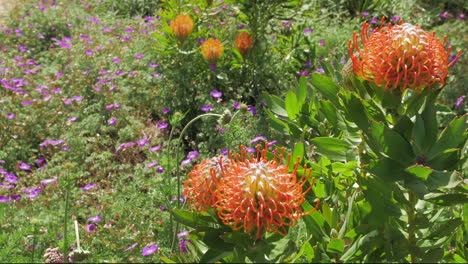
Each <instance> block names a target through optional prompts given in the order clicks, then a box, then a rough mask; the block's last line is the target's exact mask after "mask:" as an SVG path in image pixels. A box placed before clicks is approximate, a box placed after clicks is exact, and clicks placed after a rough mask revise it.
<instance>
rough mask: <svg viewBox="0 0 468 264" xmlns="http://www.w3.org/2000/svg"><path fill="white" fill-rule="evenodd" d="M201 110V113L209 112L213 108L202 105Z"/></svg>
mask: <svg viewBox="0 0 468 264" xmlns="http://www.w3.org/2000/svg"><path fill="white" fill-rule="evenodd" d="M201 110H202V111H203V112H209V111H211V110H213V107H211V105H204V106H202V107H201Z"/></svg>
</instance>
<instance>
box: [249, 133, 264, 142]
mask: <svg viewBox="0 0 468 264" xmlns="http://www.w3.org/2000/svg"><path fill="white" fill-rule="evenodd" d="M259 140H263V141H267V139H266V137H264V136H261V135H257V136H256V137H255V138H254V139H252V140H250V143H255V142H257V141H259Z"/></svg>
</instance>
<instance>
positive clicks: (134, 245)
mask: <svg viewBox="0 0 468 264" xmlns="http://www.w3.org/2000/svg"><path fill="white" fill-rule="evenodd" d="M136 246H138V243H135V244H133V245H131V246H129V247H128V248H126V249H125V251H129V250H132V249H134V248H135V247H136Z"/></svg>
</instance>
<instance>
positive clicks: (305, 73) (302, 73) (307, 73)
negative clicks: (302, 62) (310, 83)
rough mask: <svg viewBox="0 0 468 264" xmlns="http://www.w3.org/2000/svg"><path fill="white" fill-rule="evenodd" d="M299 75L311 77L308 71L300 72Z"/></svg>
mask: <svg viewBox="0 0 468 264" xmlns="http://www.w3.org/2000/svg"><path fill="white" fill-rule="evenodd" d="M297 75H300V76H307V75H309V72H308V71H300V72H298V73H297Z"/></svg>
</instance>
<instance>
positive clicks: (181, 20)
mask: <svg viewBox="0 0 468 264" xmlns="http://www.w3.org/2000/svg"><path fill="white" fill-rule="evenodd" d="M171 30H172V33H173V34H174V35H175V37H176V38H177V39H178V40H180V41H184V40H185V39H187V37H188V36H189V35H190V33H192V30H193V20H192V18H191V17H189V16H186V15H177V16H176V17H175V18H174V19H173V20H172V21H171Z"/></svg>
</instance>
